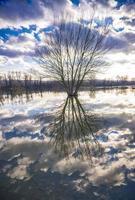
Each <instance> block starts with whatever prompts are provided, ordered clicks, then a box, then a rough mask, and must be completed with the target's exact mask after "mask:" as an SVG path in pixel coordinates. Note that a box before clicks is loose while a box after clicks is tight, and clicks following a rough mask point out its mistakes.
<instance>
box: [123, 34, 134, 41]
mask: <svg viewBox="0 0 135 200" xmlns="http://www.w3.org/2000/svg"><path fill="white" fill-rule="evenodd" d="M124 37H125V38H126V39H127V41H128V42H130V43H131V44H132V43H135V33H132V32H128V33H124Z"/></svg>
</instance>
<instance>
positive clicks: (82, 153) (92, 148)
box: [49, 96, 101, 161]
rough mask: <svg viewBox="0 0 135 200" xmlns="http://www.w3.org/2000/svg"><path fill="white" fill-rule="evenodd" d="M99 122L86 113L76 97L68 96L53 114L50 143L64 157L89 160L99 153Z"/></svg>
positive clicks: (92, 115)
mask: <svg viewBox="0 0 135 200" xmlns="http://www.w3.org/2000/svg"><path fill="white" fill-rule="evenodd" d="M98 129H99V120H98V118H97V117H96V115H94V114H91V113H89V112H87V111H86V110H85V109H84V107H83V106H82V104H81V103H80V101H79V99H78V97H77V96H70V97H69V96H68V97H67V98H66V100H65V102H64V103H63V104H62V105H60V106H59V108H58V110H57V111H56V113H55V118H54V121H53V122H52V123H51V124H50V126H49V134H50V136H51V142H52V144H53V145H54V147H55V150H56V151H57V152H59V153H60V155H61V156H65V157H70V156H74V157H81V158H83V159H84V158H89V159H90V160H91V161H92V155H97V154H99V153H101V148H100V144H99V143H98V141H97V139H96V135H95V133H96V131H97V130H98Z"/></svg>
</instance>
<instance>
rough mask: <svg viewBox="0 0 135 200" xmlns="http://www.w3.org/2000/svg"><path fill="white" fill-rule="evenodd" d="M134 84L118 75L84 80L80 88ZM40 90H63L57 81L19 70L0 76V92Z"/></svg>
mask: <svg viewBox="0 0 135 200" xmlns="http://www.w3.org/2000/svg"><path fill="white" fill-rule="evenodd" d="M127 86H135V80H130V81H129V80H127V78H126V77H120V78H119V80H98V79H93V80H85V81H84V82H83V85H82V87H81V90H96V89H100V88H102V89H107V88H108V87H109V88H114V87H127ZM36 91H37V92H42V91H56V92H57V91H63V87H61V85H60V83H59V82H58V81H53V80H50V81H44V80H42V79H41V78H39V79H33V78H32V76H31V75H28V74H21V73H19V72H14V73H8V74H6V75H3V76H0V92H1V93H6V94H7V93H9V94H12V93H14V92H15V93H16V92H17V93H27V92H36Z"/></svg>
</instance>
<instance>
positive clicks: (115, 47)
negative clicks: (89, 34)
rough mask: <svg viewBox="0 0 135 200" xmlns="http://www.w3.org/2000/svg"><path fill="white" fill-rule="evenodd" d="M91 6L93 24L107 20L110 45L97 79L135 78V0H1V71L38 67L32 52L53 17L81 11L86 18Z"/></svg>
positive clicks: (38, 44) (39, 42) (40, 43)
mask: <svg viewBox="0 0 135 200" xmlns="http://www.w3.org/2000/svg"><path fill="white" fill-rule="evenodd" d="M93 5H94V6H95V7H96V12H95V15H94V22H95V23H96V25H97V26H102V19H105V20H106V21H107V22H108V23H109V29H110V31H109V34H108V36H107V37H108V44H109V45H110V46H111V49H110V51H109V52H108V53H107V54H106V55H105V59H106V61H107V63H108V65H107V66H106V67H105V68H104V70H103V71H102V73H99V74H98V75H97V78H106V79H110V78H111V79H112V78H113V79H115V78H116V77H117V76H125V75H127V76H128V77H129V78H135V73H134V72H135V56H134V55H135V0H21V1H20V0H0V73H7V72H8V71H24V72H27V71H29V70H30V69H31V68H35V67H36V68H38V63H37V62H36V61H35V59H34V57H35V52H36V50H37V48H38V47H39V46H42V45H45V42H44V35H45V34H46V33H48V32H50V31H51V30H52V25H53V21H54V18H55V17H57V16H60V15H61V13H69V14H70V15H71V16H73V17H75V16H77V15H79V14H80V13H81V12H82V11H83V13H85V16H84V17H86V18H87V14H88V13H89V12H90V8H92V7H93ZM86 13H87V14H86Z"/></svg>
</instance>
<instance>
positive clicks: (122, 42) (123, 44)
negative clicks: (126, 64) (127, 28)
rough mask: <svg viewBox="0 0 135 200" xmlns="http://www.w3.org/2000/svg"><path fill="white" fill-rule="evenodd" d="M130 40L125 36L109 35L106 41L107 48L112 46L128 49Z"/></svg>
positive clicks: (118, 48)
mask: <svg viewBox="0 0 135 200" xmlns="http://www.w3.org/2000/svg"><path fill="white" fill-rule="evenodd" d="M128 46H129V44H128V41H127V40H126V39H125V38H116V37H114V36H108V37H107V38H106V41H105V48H110V49H111V50H114V51H117V50H127V49H128Z"/></svg>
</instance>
